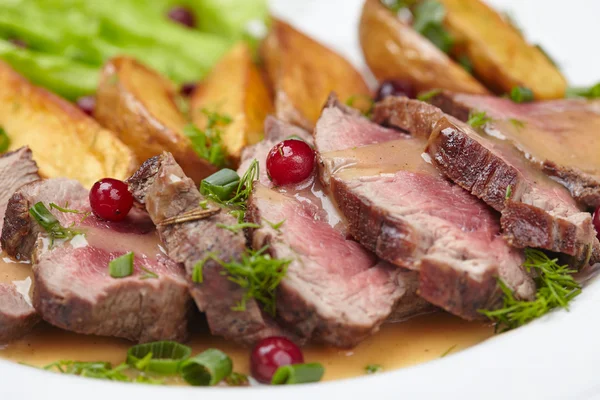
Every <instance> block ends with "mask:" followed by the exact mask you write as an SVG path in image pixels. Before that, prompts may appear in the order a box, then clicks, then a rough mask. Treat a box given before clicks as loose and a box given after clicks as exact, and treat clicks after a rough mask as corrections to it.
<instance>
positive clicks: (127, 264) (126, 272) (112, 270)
mask: <svg viewBox="0 0 600 400" xmlns="http://www.w3.org/2000/svg"><path fill="white" fill-rule="evenodd" d="M108 273H109V274H110V276H112V277H113V278H125V277H127V276H130V275H131V274H133V251H130V252H129V253H125V254H123V255H122V256H121V257H117V258H115V259H114V260H112V261H111V262H110V263H108Z"/></svg>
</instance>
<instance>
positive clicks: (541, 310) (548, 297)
mask: <svg viewBox="0 0 600 400" xmlns="http://www.w3.org/2000/svg"><path fill="white" fill-rule="evenodd" d="M525 257H526V259H525V262H524V263H523V266H524V267H525V269H526V270H527V272H532V271H535V273H536V275H537V278H536V279H535V280H536V284H537V292H536V295H535V299H534V300H531V301H523V300H517V299H516V298H515V296H514V294H513V292H512V291H511V290H510V289H509V288H508V286H506V284H505V283H504V282H503V281H502V280H498V284H499V285H500V289H501V290H502V292H503V293H504V304H503V306H502V308H500V309H497V310H479V311H480V312H481V313H482V314H483V315H485V316H486V317H488V318H489V319H490V320H492V321H494V322H495V323H496V329H498V330H500V331H505V330H510V329H513V328H517V327H519V326H521V325H524V324H526V323H528V322H530V321H532V320H534V319H536V318H539V317H541V316H542V315H544V314H546V313H548V312H549V311H551V310H553V309H555V308H557V307H561V308H564V309H566V310H568V306H569V302H570V301H571V300H573V299H574V298H575V297H576V296H577V295H579V293H581V286H580V285H579V283H577V281H575V279H574V278H573V273H575V272H576V271H574V270H571V269H569V267H568V266H567V265H559V264H558V259H557V258H554V259H550V258H549V257H548V256H547V255H546V254H545V253H543V252H542V251H540V250H534V249H526V250H525Z"/></svg>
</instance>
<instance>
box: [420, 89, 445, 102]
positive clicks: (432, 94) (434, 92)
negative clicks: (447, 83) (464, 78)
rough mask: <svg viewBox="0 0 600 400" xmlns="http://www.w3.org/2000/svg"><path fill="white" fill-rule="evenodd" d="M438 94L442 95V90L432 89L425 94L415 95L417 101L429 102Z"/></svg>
mask: <svg viewBox="0 0 600 400" xmlns="http://www.w3.org/2000/svg"><path fill="white" fill-rule="evenodd" d="M440 93H442V89H432V90H428V91H426V92H421V93H419V94H418V95H417V100H420V101H429V100H431V99H432V98H434V97H435V96H437V95H438V94H440Z"/></svg>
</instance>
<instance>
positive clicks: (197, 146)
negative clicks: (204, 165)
mask: <svg viewBox="0 0 600 400" xmlns="http://www.w3.org/2000/svg"><path fill="white" fill-rule="evenodd" d="M201 112H202V113H203V114H204V115H205V116H206V117H207V119H208V122H207V124H206V128H205V129H204V130H200V129H198V127H196V126H195V125H193V124H190V125H188V126H186V127H185V128H184V129H183V133H184V134H185V135H186V136H187V137H189V138H190V140H191V141H192V146H193V148H194V151H195V152H196V154H198V156H199V157H201V158H204V159H205V160H208V162H210V163H211V164H213V165H216V166H217V167H223V166H225V165H226V164H227V158H226V152H225V147H224V145H223V141H222V139H221V135H222V133H223V132H222V128H223V127H225V126H227V125H229V124H230V123H231V121H232V119H231V117H229V116H228V115H222V114H219V113H216V112H212V111H208V110H206V109H205V108H203V109H202V110H201Z"/></svg>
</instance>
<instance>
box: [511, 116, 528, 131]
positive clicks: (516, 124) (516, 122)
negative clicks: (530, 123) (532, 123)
mask: <svg viewBox="0 0 600 400" xmlns="http://www.w3.org/2000/svg"><path fill="white" fill-rule="evenodd" d="M508 122H510V123H511V124H512V126H514V127H515V128H517V129H521V128H524V127H525V122H523V121H521V120H520V119H515V118H509V119H508Z"/></svg>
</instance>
